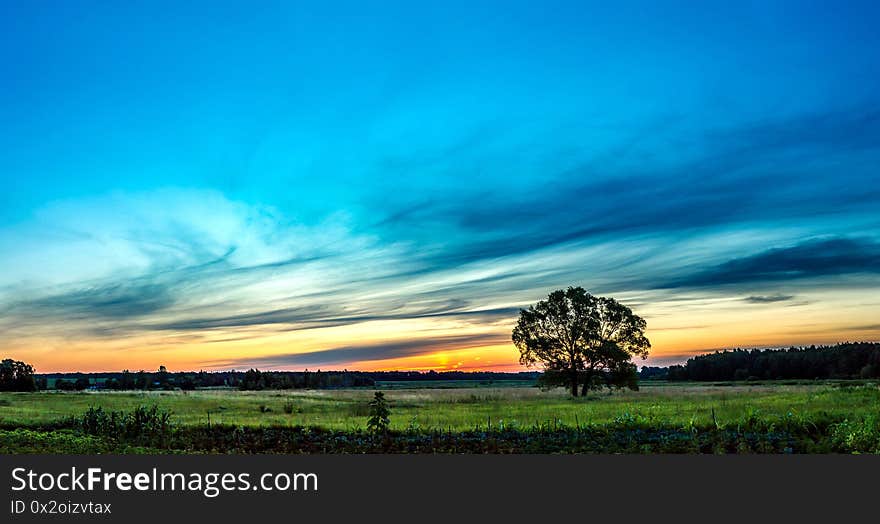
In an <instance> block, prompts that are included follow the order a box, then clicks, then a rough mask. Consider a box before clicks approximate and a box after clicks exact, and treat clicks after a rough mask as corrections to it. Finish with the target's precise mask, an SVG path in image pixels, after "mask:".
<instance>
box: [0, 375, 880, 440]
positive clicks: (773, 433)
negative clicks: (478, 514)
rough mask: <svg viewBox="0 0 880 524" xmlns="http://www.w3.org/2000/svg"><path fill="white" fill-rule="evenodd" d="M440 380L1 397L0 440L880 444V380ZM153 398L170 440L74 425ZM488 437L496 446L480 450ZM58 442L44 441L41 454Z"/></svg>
mask: <svg viewBox="0 0 880 524" xmlns="http://www.w3.org/2000/svg"><path fill="white" fill-rule="evenodd" d="M438 385H439V386H443V387H435V388H425V387H423V386H424V385H423V384H420V385H419V387H406V386H407V385H406V384H401V383H395V384H381V385H380V386H379V387H377V388H370V389H340V390H286V391H236V390H196V391H186V392H184V391H137V392H135V391H131V392H105V391H87V392H38V393H2V394H0V429H2V431H3V432H5V433H3V435H0V437H2V439H5V440H6V443H5V444H4V443H3V442H2V441H0V447H2V446H4V445H5V446H6V448H3V449H2V450H3V451H4V452H13V453H14V452H28V451H34V450H35V449H31V448H33V447H34V445H31V444H28V442H30V441H37V440H40V439H44V440H45V439H46V438H48V439H50V440H51V439H52V438H54V437H52V436H51V435H50V434H51V433H52V432H62V433H63V432H70V435H71V438H73V437H74V436H77V437H79V436H81V437H83V438H89V439H93V440H94V438H95V437H98V440H94V441H89V442H91V443H90V444H89V443H88V442H87V443H86V444H83V445H85V446H86V447H85V448H83V449H80V448H78V447H76V446H78V445H80V444H81V443H77V444H75V445H74V449H76V450H80V451H82V452H90V451H89V450H93V451H95V452H103V451H115V452H119V451H120V450H121V451H122V452H129V451H127V448H126V446H131V445H137V446H146V447H147V448H151V447H152V448H153V449H154V451H156V450H159V451H160V452H168V451H185V452H193V451H197V452H338V451H342V452H426V451H429V452H493V451H499V450H500V451H502V452H504V451H505V450H506V452H566V451H572V452H706V451H713V450H714V451H723V452H728V451H733V452H737V451H754V452H762V451H763V452H817V451H819V452H851V451H869V452H870V451H880V431H878V421H880V388H878V386H877V385H876V384H874V383H846V382H844V383H824V382H822V383H807V384H800V383H787V384H786V383H763V384H743V383H716V384H695V383H665V382H657V383H651V382H645V383H643V384H642V387H641V388H640V390H639V391H615V392H613V393H610V394H609V393H606V392H602V393H593V394H591V395H590V396H587V397H585V398H577V399H573V398H570V397H568V395H567V394H566V392H565V391H563V390H553V391H542V390H541V389H538V388H534V387H522V386H523V384H519V385H517V384H503V385H501V386H500V387H499V386H498V385H495V384H493V385H487V386H481V387H463V386H466V385H467V384H452V383H450V384H435V386H438ZM377 389H378V390H382V391H384V392H385V395H386V398H387V400H388V402H389V406H390V410H391V415H390V432H389V434H388V435H386V437H385V439H384V440H383V442H382V443H381V444H378V443H377V442H376V440H375V439H374V438H371V437H369V436H368V434H367V433H366V422H367V419H368V416H369V405H368V403H369V400H370V399H371V398H372V395H373V392H374V391H375V390H377ZM152 406H156V408H157V409H158V410H159V411H160V412H162V413H166V414H167V417H168V419H169V423H170V424H172V425H173V427H174V428H175V431H176V433H174V435H176V436H175V437H174V438H171V437H169V438H165V437H163V438H162V439H152V440H150V439H147V440H144V439H142V438H140V436H139V435H137V431H135V432H134V433H133V435H134V437H137V438H135V439H134V440H131V441H130V442H129V441H126V442H115V441H114V442H109V441H107V438H111V439H112V438H115V437H114V436H113V435H112V434H109V433H110V432H109V431H108V434H106V435H102V434H100V433H99V432H97V433H96V432H94V431H92V433H89V431H90V430H88V428H86V431H85V432H84V431H83V427H84V426H83V424H81V423H79V422H77V421H78V420H79V418H78V417H81V416H82V414H83V413H85V412H87V411H88V410H89V409H90V408H100V409H101V410H102V411H103V412H106V413H113V412H118V413H128V412H131V411H132V410H135V409H137V408H138V407H152ZM16 432H17V433H16ZM23 432H28V433H23ZM83 433H86V434H83ZM169 435H171V434H170V433H169ZM180 435H187V436H186V438H185V439H184V438H183V437H181V436H180ZM230 435H233V437H234V439H235V440H234V441H232V440H229V439H230V438H233V437H230ZM487 436H491V437H493V438H495V439H496V444H498V443H499V442H500V446H501V447H500V448H498V449H492V448H485V447H481V446H483V444H481V442H483V443H484V442H485V441H486V438H487ZM103 437H107V438H104V440H101V438H103ZM710 437H711V438H710ZM438 438H439V439H440V440H438ZM719 438H720V439H721V440H720V441H719ZM175 439H176V440H175ZM181 439H183V440H181ZM328 439H329V441H328ZM389 439H390V440H389ZM394 439H398V440H400V441H399V442H398V441H397V440H394ZM498 439H500V440H498ZM559 439H562V440H559ZM572 439H575V440H572ZM585 439H586V440H585ZM700 439H702V440H700ZM13 441H15V442H18V443H19V444H13V443H11V442H13ZM258 441H259V442H258ZM392 441H393V442H392ZM471 441H473V442H471ZM847 442H849V444H847ZM67 444H69V443H67ZM67 444H64V443H62V444H52V443H51V442H49V443H47V444H45V445H44V446H43V451H46V450H49V451H51V447H52V446H53V445H59V446H61V447H64V446H66V445H67ZM47 446H48V448H47ZM90 446H91V447H90ZM120 446H122V447H120ZM137 446H135V447H137ZM524 446H525V447H524ZM37 447H38V448H39V447H40V446H37ZM37 451H39V450H37Z"/></svg>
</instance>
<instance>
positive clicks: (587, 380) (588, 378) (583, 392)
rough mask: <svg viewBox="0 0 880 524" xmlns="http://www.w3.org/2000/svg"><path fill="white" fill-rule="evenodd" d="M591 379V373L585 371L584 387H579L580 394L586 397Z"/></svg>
mask: <svg viewBox="0 0 880 524" xmlns="http://www.w3.org/2000/svg"><path fill="white" fill-rule="evenodd" d="M592 381H593V373H592V372H591V371H587V373H586V377H585V378H584V387H583V388H582V389H581V396H582V397H586V396H587V392H589V391H590V382H592Z"/></svg>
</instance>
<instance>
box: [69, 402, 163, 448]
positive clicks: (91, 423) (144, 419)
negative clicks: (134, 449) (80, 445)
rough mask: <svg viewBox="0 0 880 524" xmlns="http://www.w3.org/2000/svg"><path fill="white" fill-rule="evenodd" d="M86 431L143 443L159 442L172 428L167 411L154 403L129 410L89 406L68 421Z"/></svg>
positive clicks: (152, 443)
mask: <svg viewBox="0 0 880 524" xmlns="http://www.w3.org/2000/svg"><path fill="white" fill-rule="evenodd" d="M70 422H71V425H72V426H73V427H74V428H76V429H79V430H80V431H82V432H83V433H85V434H87V435H95V436H100V437H105V438H111V439H120V440H126V441H129V442H136V443H139V444H143V445H161V444H162V443H164V442H165V441H167V439H168V438H169V437H170V436H171V433H172V430H173V429H174V428H173V426H172V424H171V414H170V413H169V412H167V411H165V410H163V409H159V408H158V407H157V406H151V407H149V408H148V407H146V406H138V407H136V408H134V409H133V410H132V411H130V412H124V411H104V409H103V408H100V407H98V408H95V407H90V408H89V409H88V410H87V411H86V412H85V413H83V414H82V415H80V416H79V417H77V418H74V419H73V420H71V421H70Z"/></svg>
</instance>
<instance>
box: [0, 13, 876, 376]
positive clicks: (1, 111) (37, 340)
mask: <svg viewBox="0 0 880 524" xmlns="http://www.w3.org/2000/svg"><path fill="white" fill-rule="evenodd" d="M367 4H368V3H363V2H351V3H339V2H316V3H312V4H310V3H306V2H278V3H273V2H269V1H264V2H222V1H212V2H196V1H194V2H167V3H165V2H85V1H76V2H25V1H12V2H3V4H2V7H0V9H2V16H0V75H2V82H0V142H2V146H0V187H2V192H0V353H2V354H3V355H4V357H11V358H16V359H19V360H25V361H27V362H30V363H32V364H33V365H34V366H35V367H36V368H37V370H38V372H53V371H75V370H81V371H98V370H107V371H114V370H121V369H132V370H136V369H148V370H149V369H156V368H157V367H158V366H159V365H165V366H167V368H168V369H169V370H175V371H179V370H196V369H205V370H212V369H217V370H219V369H246V368H249V367H258V368H260V369H292V370H298V369H306V368H307V369H313V370H314V369H343V368H347V369H363V370H373V369H417V370H428V369H435V370H438V371H439V370H453V369H460V370H476V369H485V370H505V371H507V370H521V369H524V368H522V367H521V366H520V365H519V364H518V361H517V360H518V352H517V350H516V349H515V347H514V346H513V345H512V343H511V341H510V332H511V329H512V327H513V325H514V323H515V321H516V318H517V315H518V311H519V309H520V308H523V307H527V306H528V305H529V304H533V303H535V302H536V301H538V300H540V299H541V298H544V297H546V296H547V294H548V293H549V292H550V291H552V290H554V289H558V288H563V287H567V286H570V285H574V286H583V287H584V288H586V289H587V290H588V291H590V292H591V293H593V294H596V295H602V296H613V297H615V298H617V299H618V300H619V301H621V302H623V303H624V304H626V305H628V306H630V307H631V308H632V309H633V310H634V312H635V313H636V314H638V315H640V316H642V317H643V318H645V320H646V321H647V323H648V330H647V335H648V337H649V339H650V340H651V342H652V345H653V348H652V351H651V356H650V358H649V359H648V360H647V361H646V362H640V364H649V365H664V364H669V363H673V362H681V361H683V360H685V359H687V358H688V356H689V355H693V354H697V353H702V352H706V351H714V350H716V349H719V348H731V347H767V346H788V345H795V344H797V345H800V344H814V343H815V344H820V343H836V342H841V341H850V340H880V205H878V204H880V173H878V171H880V31H877V30H876V20H877V19H878V17H880V7H877V6H876V3H874V5H872V3H864V4H860V3H857V2H845V3H842V4H837V3H831V2H803V1H799V2H737V3H735V4H736V5H730V3H729V2H721V3H715V2H684V3H679V2H653V1H652V2H613V3H608V2H595V3H591V2H586V1H579V2H553V1H550V2H508V1H505V2H475V1H469V2H400V3H393V2H381V3H379V4H375V5H367ZM611 4H613V6H612V5H611Z"/></svg>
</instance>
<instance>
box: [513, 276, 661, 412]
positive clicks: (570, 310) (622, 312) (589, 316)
mask: <svg viewBox="0 0 880 524" xmlns="http://www.w3.org/2000/svg"><path fill="white" fill-rule="evenodd" d="M646 327H647V323H646V322H645V321H644V319H642V318H641V317H639V316H638V315H636V314H634V313H633V312H632V310H631V309H630V308H628V307H626V306H624V305H623V304H621V303H620V302H618V301H616V300H614V299H613V298H607V297H596V296H593V295H591V294H589V293H587V292H586V290H584V288H582V287H569V288H568V289H566V290H561V289H560V290H556V291H553V292H552V293H550V295H549V296H548V297H547V299H546V300H542V301H540V302H538V303H537V304H535V305H533V306H530V307H529V308H528V309H523V310H520V316H519V321H518V322H517V324H516V327H515V328H514V329H513V336H512V338H513V343H514V344H515V345H516V347H517V349H519V351H520V358H519V361H520V363H522V364H524V365H527V366H535V365H541V366H543V367H544V375H543V376H542V378H541V381H542V383H543V384H545V385H548V386H560V385H567V386H568V387H569V388H570V391H571V394H572V396H575V397H576V396H577V395H578V387H579V386H581V387H582V393H581V394H582V395H585V394H586V393H587V392H588V391H589V390H591V389H597V388H600V387H603V386H607V387H629V388H631V389H637V388H638V375H637V370H636V366H635V364H633V363H632V358H633V357H634V356H638V357H641V358H643V359H644V358H647V356H648V350H649V349H650V347H651V343H650V342H649V341H648V338H647V337H646V336H645V328H646Z"/></svg>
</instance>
